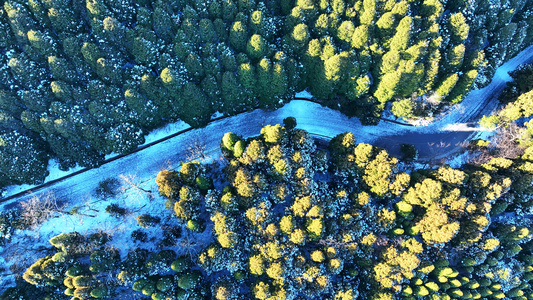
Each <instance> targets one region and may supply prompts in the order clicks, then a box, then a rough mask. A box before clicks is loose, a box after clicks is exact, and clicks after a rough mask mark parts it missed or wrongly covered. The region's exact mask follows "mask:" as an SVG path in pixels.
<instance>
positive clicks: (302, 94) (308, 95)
mask: <svg viewBox="0 0 533 300" xmlns="http://www.w3.org/2000/svg"><path fill="white" fill-rule="evenodd" d="M294 97H295V98H306V99H312V98H313V95H311V93H309V92H308V91H307V90H304V91H301V92H298V93H296V95H294Z"/></svg>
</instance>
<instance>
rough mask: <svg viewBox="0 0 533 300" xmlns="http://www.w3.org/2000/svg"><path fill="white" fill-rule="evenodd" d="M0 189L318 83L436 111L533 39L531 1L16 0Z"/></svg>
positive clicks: (355, 112) (11, 2) (341, 97)
mask: <svg viewBox="0 0 533 300" xmlns="http://www.w3.org/2000/svg"><path fill="white" fill-rule="evenodd" d="M1 4H2V6H1V7H0V53H1V55H0V78H2V80H1V81H0V116H1V117H0V187H2V186H7V185H11V184H22V183H29V184H37V183H41V182H42V181H43V180H44V178H45V177H46V175H47V165H48V161H49V159H55V160H56V161H58V162H59V164H60V167H61V169H64V170H66V169H69V168H71V167H73V166H76V165H79V166H84V167H94V166H98V165H99V164H100V163H101V162H102V161H103V160H104V157H105V155H108V154H111V153H128V152H130V151H132V150H133V149H135V148H136V147H137V146H138V145H140V144H142V143H143V142H144V136H145V135H146V134H147V133H148V132H149V131H150V130H152V129H154V128H158V127H161V126H163V125H165V124H168V123H171V122H175V121H178V120H182V121H185V122H187V123H188V124H190V125H191V126H193V127H199V126H204V125H205V124H206V123H207V122H208V121H209V120H210V118H211V116H212V115H213V114H214V113H215V112H220V113H222V114H224V115H233V114H236V113H238V112H241V111H245V110H251V109H255V108H262V109H275V108H277V107H280V106H281V105H283V104H284V103H286V102H288V101H290V100H291V99H292V98H293V97H294V94H295V92H298V91H302V90H304V89H307V90H308V91H309V92H311V94H312V95H314V97H316V99H317V100H318V101H320V102H321V103H322V104H323V105H327V106H329V107H332V108H334V109H339V110H341V111H342V112H343V113H345V114H346V115H348V116H356V117H358V118H360V119H361V121H362V122H363V123H364V124H375V123H376V122H377V121H378V117H379V116H380V115H381V113H382V112H383V111H384V110H389V109H390V110H391V111H392V113H393V114H395V115H396V116H398V117H405V118H412V117H417V116H425V115H431V114H433V113H434V112H436V111H438V110H439V109H440V108H442V107H443V106H446V105H452V104H455V103H458V102H460V101H461V99H462V98H463V97H464V95H465V94H466V93H467V92H468V91H469V90H470V89H472V88H477V87H481V86H483V85H485V84H487V83H488V82H489V81H490V78H491V77H492V74H493V73H494V70H495V69H496V68H498V66H500V65H501V64H502V63H503V62H505V61H506V60H507V59H508V58H510V57H512V56H513V55H515V54H516V53H518V52H519V51H520V50H522V49H524V48H525V47H526V46H527V45H529V44H531V41H532V40H533V26H530V24H533V13H532V9H533V3H532V2H531V0H494V1H492V0H491V1H488V0H472V1H464V0H449V1H440V0H423V1H422V0H420V1H417V0H403V1H396V0H386V1H376V0H265V1H262V2H259V1H256V0H235V1H234V0H224V1H222V0H172V1H163V0H158V1H147V0H138V1H134V0H120V1H118V0H86V1H83V0H28V1H25V0H6V1H1Z"/></svg>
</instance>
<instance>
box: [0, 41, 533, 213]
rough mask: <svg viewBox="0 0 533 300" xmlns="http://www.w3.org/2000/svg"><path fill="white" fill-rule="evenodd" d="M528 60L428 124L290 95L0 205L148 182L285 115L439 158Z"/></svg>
mask: <svg viewBox="0 0 533 300" xmlns="http://www.w3.org/2000/svg"><path fill="white" fill-rule="evenodd" d="M532 59H533V46H530V47H529V48H527V49H526V50H524V51H522V52H520V53H519V54H518V55H517V56H516V57H515V58H513V59H511V60H510V61H509V62H507V63H506V64H504V65H503V66H502V67H500V68H499V69H498V71H497V73H496V75H495V77H494V79H493V80H492V82H491V84H490V85H488V86H487V87H485V88H483V89H481V90H477V91H473V92H471V93H470V94H469V95H468V97H467V98H466V99H465V100H464V101H463V102H462V103H461V105H459V106H457V107H456V108H454V109H453V111H451V112H449V113H448V114H447V115H446V116H444V117H442V118H441V119H440V120H437V121H435V122H433V123H432V124H431V125H429V126H424V127H409V126H403V125H400V124H396V123H391V122H386V121H381V122H380V123H379V124H378V125H377V126H362V125H361V123H360V122H359V120H358V119H356V118H351V119H350V118H348V117H346V116H344V115H342V114H341V113H339V112H338V111H334V110H331V109H329V108H326V107H322V106H320V105H319V104H317V103H313V102H309V101H305V100H293V101H291V102H290V103H288V104H286V105H285V106H284V107H282V108H280V109H278V110H276V111H272V112H264V111H262V110H259V109H258V110H254V111H252V112H247V113H243V114H240V115H237V116H233V117H231V118H226V119H221V120H217V121H213V122H212V123H210V124H209V125H208V126H206V127H205V128H200V129H195V130H188V131H186V132H184V133H182V134H179V135H178V136H175V137H172V138H170V139H167V140H165V141H163V142H160V143H158V146H157V147H147V148H145V149H143V150H141V151H138V152H135V153H132V154H130V155H127V156H124V157H121V158H120V159H117V160H114V161H111V162H109V163H107V164H105V165H102V166H100V167H99V168H96V169H90V170H87V171H84V172H82V173H81V174H78V175H75V176H71V177H69V178H67V179H64V180H59V181H58V182H55V183H53V184H51V185H50V186H46V187H44V188H36V189H34V191H33V193H31V194H25V195H22V196H17V197H14V198H13V199H10V200H9V201H6V202H4V203H2V204H1V205H0V207H1V208H0V209H4V208H9V207H12V206H14V205H15V204H16V202H18V201H21V200H26V199H28V198H30V197H32V196H36V195H37V196H38V195H39V194H42V193H47V192H50V191H53V192H54V194H55V195H56V197H58V199H63V200H64V201H67V202H70V201H80V200H86V199H88V198H90V197H91V193H93V191H94V190H95V189H96V188H97V186H98V183H99V182H100V181H102V180H104V179H106V178H110V177H111V178H117V177H118V176H119V175H120V174H131V175H132V176H133V178H134V180H135V181H140V180H141V179H144V180H145V181H148V182H150V181H151V182H153V180H154V177H155V175H156V174H157V173H158V172H159V171H160V170H162V169H165V168H168V167H169V166H174V167H176V166H178V165H179V163H180V161H185V160H186V157H185V154H186V153H187V150H188V146H189V145H190V144H191V142H194V141H196V142H198V143H201V144H203V145H204V146H205V148H206V149H211V150H209V151H208V152H210V153H211V152H215V153H214V155H215V156H217V155H218V154H216V153H219V152H220V151H219V150H218V148H219V144H220V139H221V138H222V135H223V134H224V133H225V132H227V131H232V132H234V133H236V134H239V135H242V136H244V137H249V136H254V135H257V134H258V133H259V131H260V129H261V128H262V127H263V126H264V125H267V124H278V123H282V121H283V119H284V118H286V117H288V116H293V117H295V118H296V120H297V122H298V126H297V127H298V128H302V129H305V130H307V131H308V132H310V133H312V134H314V135H318V136H323V137H329V138H331V137H334V136H335V135H337V134H339V133H343V132H347V131H351V132H353V133H354V135H355V137H356V138H357V141H358V142H365V143H372V144H374V145H377V146H381V147H383V148H385V149H387V150H388V151H389V152H390V153H391V154H393V155H394V154H396V155H397V154H399V145H400V144H402V143H409V144H414V145H415V146H416V147H417V148H418V150H419V154H420V158H421V159H426V160H427V159H439V158H441V157H446V156H449V155H450V154H451V153H453V152H455V151H457V149H458V148H459V146H458V145H459V144H460V143H461V142H463V141H465V140H469V139H470V138H472V137H473V136H474V135H475V134H476V133H477V132H479V128H476V125H475V123H474V122H475V121H477V120H478V119H479V117H480V116H481V115H483V114H487V113H489V112H490V111H492V110H493V109H494V108H495V107H496V106H497V100H496V98H497V95H498V94H499V92H500V91H501V90H502V89H503V88H504V87H505V84H506V82H507V81H509V80H510V79H511V78H510V77H509V76H508V75H507V71H509V70H513V69H515V68H516V67H517V66H518V65H520V64H523V63H526V62H529V61H531V60H532ZM457 122H460V123H457ZM452 124H453V125H452ZM9 198H11V197H9ZM6 200H7V199H6Z"/></svg>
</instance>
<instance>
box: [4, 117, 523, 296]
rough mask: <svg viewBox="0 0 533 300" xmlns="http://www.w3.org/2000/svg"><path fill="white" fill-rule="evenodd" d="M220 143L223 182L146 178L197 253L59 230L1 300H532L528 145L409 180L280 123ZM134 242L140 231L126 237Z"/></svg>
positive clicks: (362, 150)
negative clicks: (196, 243)
mask: <svg viewBox="0 0 533 300" xmlns="http://www.w3.org/2000/svg"><path fill="white" fill-rule="evenodd" d="M477 145H478V146H477V147H478V149H480V148H483V147H487V145H486V143H477ZM220 148H221V150H222V153H223V154H224V157H225V158H226V164H225V166H224V168H223V170H221V172H222V173H223V174H222V175H223V176H222V177H221V176H218V175H216V174H215V173H213V172H216V169H209V168H207V167H206V166H205V165H202V164H199V163H197V162H187V163H183V164H182V165H181V166H180V167H179V169H176V170H164V171H161V172H160V173H159V174H158V175H157V178H156V182H157V185H158V187H159V193H160V194H161V195H162V196H164V199H166V206H167V208H168V209H169V210H171V211H172V214H173V215H174V216H175V217H177V219H178V222H180V223H181V224H182V225H183V226H184V227H187V228H188V230H190V231H193V232H205V231H206V230H208V232H206V233H211V234H212V236H213V240H212V243H211V244H208V245H207V246H205V247H204V248H203V249H202V250H201V251H200V252H199V253H197V255H194V254H192V253H189V255H186V256H178V255H177V254H176V252H177V250H180V249H179V248H177V247H181V246H178V244H176V240H177V239H179V238H180V237H181V229H180V227H172V230H167V231H165V233H164V237H163V239H162V241H161V242H160V243H159V244H158V246H159V247H160V250H159V251H155V252H151V251H148V250H145V249H142V248H135V247H134V248H132V249H130V250H129V253H128V254H127V255H126V257H121V256H120V252H119V251H118V250H117V249H116V248H113V247H111V246H109V242H108V239H109V237H108V236H107V235H106V234H104V233H95V234H92V235H90V236H87V237H85V236H83V235H81V234H79V233H76V232H73V233H64V234H61V235H59V236H56V237H54V238H52V239H51V240H50V243H51V244H52V245H53V246H54V248H55V249H57V250H56V251H55V253H51V254H50V255H48V256H46V257H43V258H41V259H39V260H37V261H36V262H35V263H34V264H33V265H32V266H30V267H29V268H28V269H27V270H26V272H25V273H24V275H23V279H24V280H25V282H26V283H25V284H30V285H31V288H28V289H23V288H22V287H23V286H24V284H22V283H20V284H19V285H18V286H17V287H14V288H10V289H8V290H7V291H6V292H5V293H4V294H3V295H2V298H0V299H14V298H17V297H22V299H37V298H38V297H41V296H46V297H48V298H47V299H69V297H73V298H72V299H92V298H106V297H107V298H109V297H111V298H113V297H115V296H117V295H131V297H133V294H131V293H136V292H137V293H142V294H144V295H146V296H149V297H151V298H152V299H238V298H243V299H244V298H245V299H270V300H272V299H319V298H325V299H342V300H346V299H420V298H424V299H503V298H507V299H530V298H531V297H532V296H531V295H533V289H532V288H531V285H530V282H531V281H532V280H533V276H531V272H532V270H533V240H532V237H533V236H532V234H531V230H533V229H532V224H531V221H530V220H529V218H528V217H527V216H528V215H530V214H531V213H532V211H533V199H532V198H531V195H532V194H533V184H532V182H533V175H531V172H532V171H533V168H532V165H533V156H532V155H531V153H533V152H532V151H531V149H532V148H533V147H531V148H526V150H525V151H524V152H523V155H521V156H519V157H515V158H504V157H496V156H495V157H492V158H490V159H486V160H485V161H483V162H482V163H479V164H477V165H467V166H465V167H463V168H462V169H453V168H451V167H449V166H441V167H438V168H434V169H421V170H414V171H411V172H410V173H409V174H408V173H406V172H402V171H400V169H402V168H401V166H402V165H403V164H404V162H401V161H399V160H398V159H396V158H394V157H391V156H389V154H388V153H387V152H386V151H385V150H383V149H380V148H378V147H375V146H372V145H368V144H364V143H359V144H358V143H357V142H356V140H355V138H354V136H353V134H351V133H344V134H340V135H338V136H336V137H335V138H333V139H332V140H331V141H330V142H329V146H328V147H327V148H319V147H317V146H316V144H315V141H314V139H313V138H311V137H310V135H309V134H308V133H307V132H306V131H304V130H301V129H298V128H297V127H296V122H295V120H294V118H288V119H286V120H285V122H284V126H281V125H279V124H278V125H267V126H265V127H264V128H263V129H262V130H261V133H260V135H259V136H256V137H251V138H243V137H240V136H238V135H236V134H234V133H231V132H229V133H226V134H225V135H224V136H223V138H222V140H221V143H220ZM211 178H216V180H215V182H213V180H212V179H211ZM13 219H15V220H16V219H17V216H16V215H9V216H8V215H4V216H3V218H2V219H0V221H2V220H3V223H5V224H8V223H9V222H13ZM165 219H166V218H165ZM138 221H139V223H140V225H141V226H142V227H149V226H157V222H159V221H160V218H159V217H158V216H150V215H142V214H141V215H140V216H139V218H138ZM4 238H9V237H8V236H7V235H5V233H4ZM132 238H134V239H137V240H143V239H145V238H146V234H144V237H143V232H142V231H141V230H136V231H134V232H133V234H132ZM180 252H183V251H180ZM201 280H204V281H206V282H209V283H210V284H204V285H202V284H200V281H201ZM127 297H128V296H127Z"/></svg>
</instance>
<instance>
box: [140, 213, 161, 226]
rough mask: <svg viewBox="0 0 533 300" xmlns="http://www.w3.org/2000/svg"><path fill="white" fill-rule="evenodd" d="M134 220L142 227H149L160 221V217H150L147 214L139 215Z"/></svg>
mask: <svg viewBox="0 0 533 300" xmlns="http://www.w3.org/2000/svg"><path fill="white" fill-rule="evenodd" d="M136 220H137V223H139V225H140V226H141V227H142V228H149V227H152V226H155V225H156V224H159V222H161V218H159V217H152V216H150V215H148V214H142V215H139V216H138V217H137V219H136Z"/></svg>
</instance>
